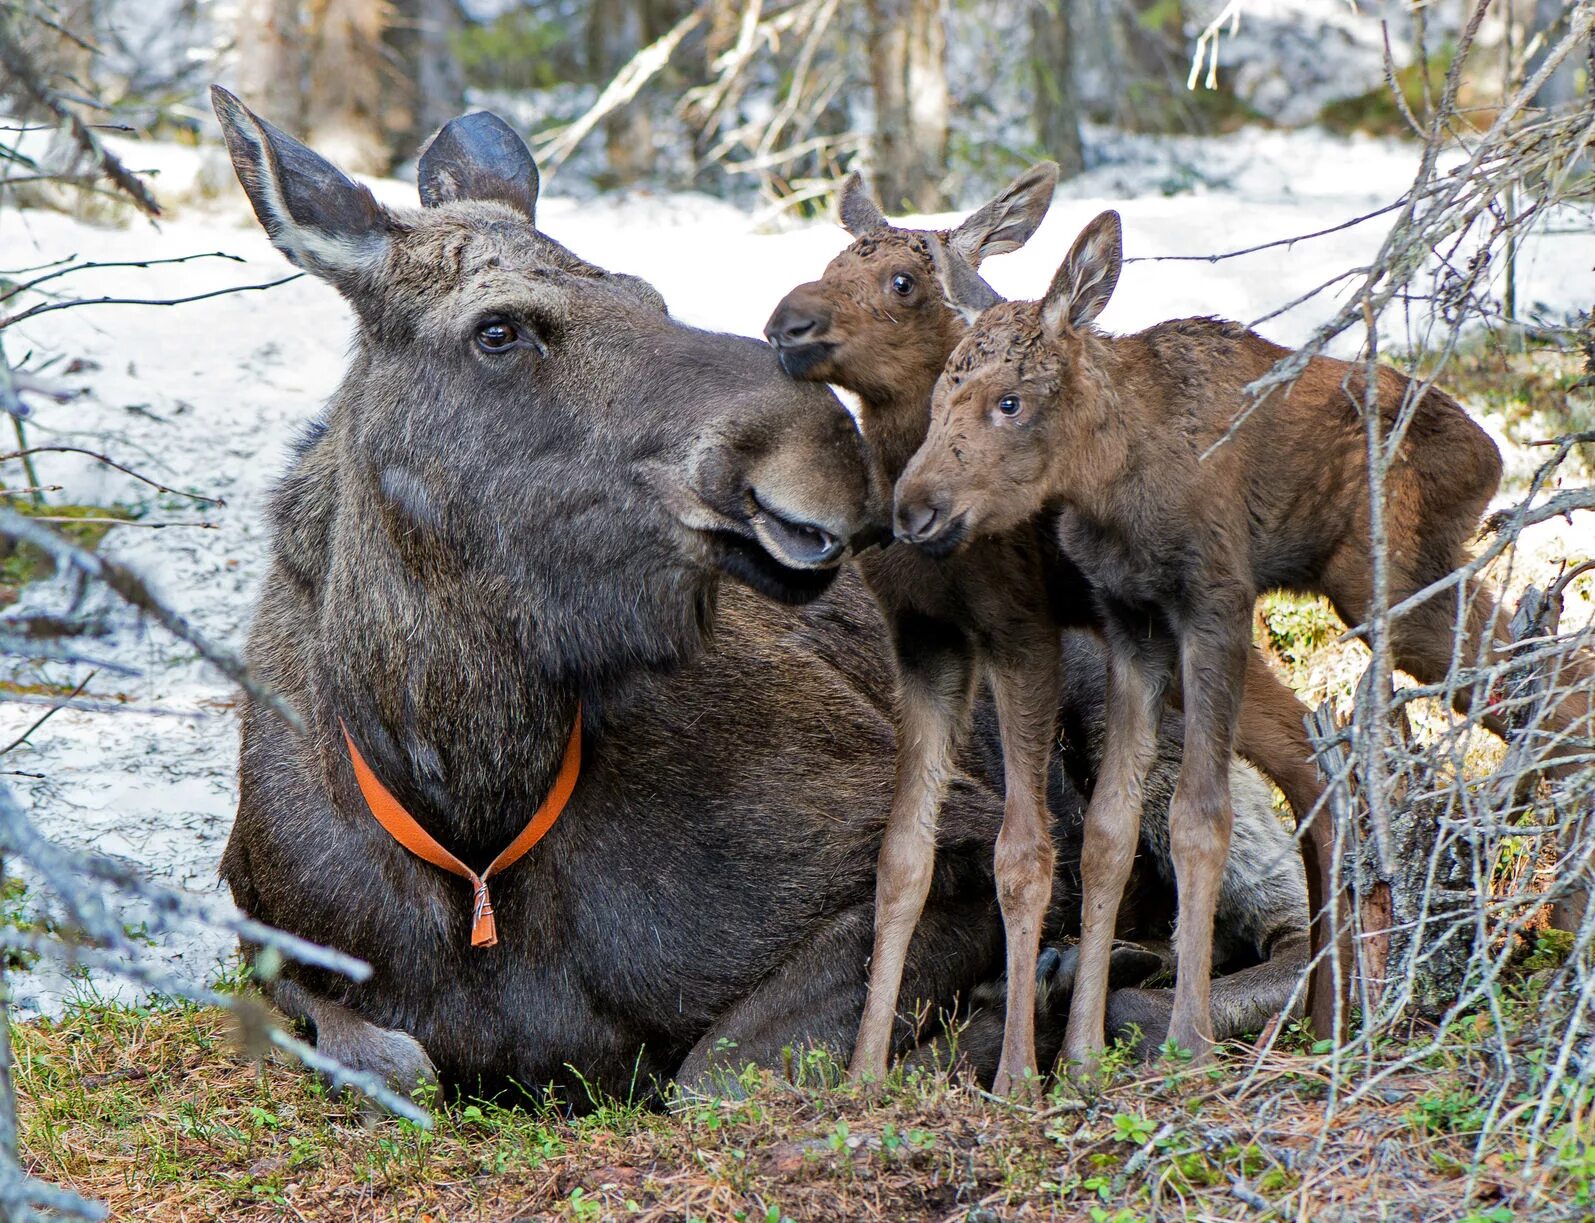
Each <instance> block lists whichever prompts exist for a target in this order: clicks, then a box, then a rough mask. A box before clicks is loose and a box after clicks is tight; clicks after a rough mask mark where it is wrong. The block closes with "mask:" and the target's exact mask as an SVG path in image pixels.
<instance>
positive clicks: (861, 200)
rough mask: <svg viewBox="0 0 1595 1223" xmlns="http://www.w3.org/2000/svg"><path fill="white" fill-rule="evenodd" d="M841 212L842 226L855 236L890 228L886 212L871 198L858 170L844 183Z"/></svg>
mask: <svg viewBox="0 0 1595 1223" xmlns="http://www.w3.org/2000/svg"><path fill="white" fill-rule="evenodd" d="M840 212H841V216H842V228H843V229H845V230H847V232H848V233H850V234H852V235H853V236H854V237H855V238H862V237H864V236H865V235H866V234H872V233H874V232H875V231H876V230H880V229H886V228H888V226H887V224H886V214H885V213H883V212H882V211H881V210H880V208H879V206H878V205H877V204H876V203H875V201H874V200H872V199H870V197H869V192H868V191H867V190H866V189H865V187H864V180H863V178H861V177H860V176H859V172H858V171H857V170H854V171H853V172H852V173H851V174H849V175H848V176H847V181H846V182H844V183H843V184H842V204H841V208H840Z"/></svg>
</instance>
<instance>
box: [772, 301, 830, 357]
mask: <svg viewBox="0 0 1595 1223" xmlns="http://www.w3.org/2000/svg"><path fill="white" fill-rule="evenodd" d="M824 330H825V322H824V320H823V319H822V318H821V317H820V316H819V315H818V314H816V313H814V312H812V311H809V310H803V309H798V308H796V307H793V306H790V305H787V306H782V307H780V308H779V309H777V310H776V312H775V313H774V314H773V315H771V316H770V321H769V322H768V323H767V324H766V325H765V328H764V338H765V339H767V340H768V341H770V343H772V344H774V345H776V346H777V347H780V346H781V345H783V344H785V345H794V344H804V343H807V342H808V341H810V340H813V339H816V338H817V337H818V336H819V335H820V334H821V333H822V332H823V331H824Z"/></svg>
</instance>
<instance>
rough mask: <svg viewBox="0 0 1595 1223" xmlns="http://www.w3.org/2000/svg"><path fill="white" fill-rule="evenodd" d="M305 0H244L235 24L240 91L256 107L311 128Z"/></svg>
mask: <svg viewBox="0 0 1595 1223" xmlns="http://www.w3.org/2000/svg"><path fill="white" fill-rule="evenodd" d="M300 8H301V5H300V0H241V3H240V4H239V6H238V17H237V21H236V24H235V26H234V39H235V41H236V44H237V47H238V92H239V94H240V95H242V97H243V99H244V102H245V104H246V105H248V106H249V107H250V108H251V109H252V110H256V111H258V112H259V113H260V114H261V115H263V116H265V118H266V119H268V120H270V121H271V122H272V123H275V124H277V125H278V126H279V127H281V128H283V129H284V130H286V131H289V132H293V133H296V134H300V133H303V132H304V130H305V49H306V46H305V26H304V15H303V13H302V12H301V11H300Z"/></svg>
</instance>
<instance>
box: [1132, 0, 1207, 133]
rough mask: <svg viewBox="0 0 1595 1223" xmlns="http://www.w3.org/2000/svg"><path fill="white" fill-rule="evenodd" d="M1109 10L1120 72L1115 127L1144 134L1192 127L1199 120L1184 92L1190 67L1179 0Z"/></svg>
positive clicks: (1135, 2) (1145, 0)
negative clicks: (1120, 54)
mask: <svg viewBox="0 0 1595 1223" xmlns="http://www.w3.org/2000/svg"><path fill="white" fill-rule="evenodd" d="M1114 11H1115V13H1116V15H1117V17H1116V21H1115V25H1116V27H1117V30H1116V34H1115V36H1116V37H1117V38H1118V40H1119V42H1120V45H1121V47H1122V48H1123V63H1124V68H1125V72H1124V75H1123V79H1122V80H1121V83H1120V86H1119V97H1118V105H1117V107H1116V109H1117V111H1118V122H1119V125H1120V126H1122V127H1128V128H1130V129H1131V130H1132V131H1149V132H1166V131H1173V130H1178V129H1181V128H1185V129H1191V130H1194V129H1196V128H1198V127H1199V126H1200V117H1199V115H1198V114H1197V112H1196V110H1195V108H1194V107H1192V106H1191V104H1190V100H1189V98H1188V97H1187V93H1186V89H1185V73H1186V71H1187V69H1188V68H1189V66H1190V63H1189V57H1188V55H1187V49H1186V39H1185V5H1184V3H1183V0H1126V3H1123V4H1120V5H1116V6H1115V7H1114Z"/></svg>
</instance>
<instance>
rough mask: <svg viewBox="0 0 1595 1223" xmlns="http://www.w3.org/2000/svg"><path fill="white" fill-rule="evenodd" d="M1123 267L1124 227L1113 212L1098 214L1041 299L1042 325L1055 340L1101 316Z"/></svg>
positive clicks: (1070, 251)
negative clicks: (1063, 332) (1067, 331)
mask: <svg viewBox="0 0 1595 1223" xmlns="http://www.w3.org/2000/svg"><path fill="white" fill-rule="evenodd" d="M1123 266H1124V249H1123V227H1122V226H1121V224H1120V222H1119V214H1118V213H1116V212H1114V211H1113V210H1112V209H1111V208H1110V209H1109V210H1108V211H1107V212H1103V213H1099V214H1098V215H1097V217H1096V219H1095V220H1093V221H1092V222H1091V224H1089V225H1087V226H1086V227H1085V228H1084V229H1082V230H1081V231H1080V236H1079V237H1078V238H1076V239H1075V240H1074V245H1073V246H1072V247H1070V248H1069V256H1068V258H1066V259H1065V260H1064V261H1063V264H1062V266H1060V267H1059V268H1058V274H1057V275H1056V276H1054V277H1053V278H1052V284H1051V285H1049V286H1048V287H1047V295H1046V296H1045V297H1043V298H1042V299H1041V321H1042V324H1043V325H1044V326H1045V327H1046V329H1047V331H1048V332H1049V333H1050V334H1052V335H1054V336H1056V335H1058V334H1059V333H1060V332H1062V331H1064V330H1065V329H1067V330H1071V331H1073V330H1077V329H1079V328H1081V327H1084V326H1087V325H1088V324H1089V323H1090V322H1091V321H1092V320H1093V319H1095V318H1096V317H1097V315H1099V314H1101V313H1102V309H1103V307H1104V306H1106V305H1107V304H1108V298H1110V297H1112V296H1113V288H1114V286H1115V285H1117V284H1118V283H1119V272H1120V270H1121V269H1122V268H1123Z"/></svg>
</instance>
